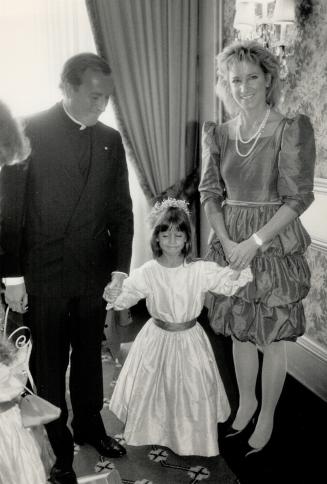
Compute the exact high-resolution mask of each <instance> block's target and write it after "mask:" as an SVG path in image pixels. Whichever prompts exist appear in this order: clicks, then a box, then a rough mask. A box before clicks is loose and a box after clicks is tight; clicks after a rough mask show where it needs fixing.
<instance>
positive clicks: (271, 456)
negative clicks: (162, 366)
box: [75, 303, 327, 484]
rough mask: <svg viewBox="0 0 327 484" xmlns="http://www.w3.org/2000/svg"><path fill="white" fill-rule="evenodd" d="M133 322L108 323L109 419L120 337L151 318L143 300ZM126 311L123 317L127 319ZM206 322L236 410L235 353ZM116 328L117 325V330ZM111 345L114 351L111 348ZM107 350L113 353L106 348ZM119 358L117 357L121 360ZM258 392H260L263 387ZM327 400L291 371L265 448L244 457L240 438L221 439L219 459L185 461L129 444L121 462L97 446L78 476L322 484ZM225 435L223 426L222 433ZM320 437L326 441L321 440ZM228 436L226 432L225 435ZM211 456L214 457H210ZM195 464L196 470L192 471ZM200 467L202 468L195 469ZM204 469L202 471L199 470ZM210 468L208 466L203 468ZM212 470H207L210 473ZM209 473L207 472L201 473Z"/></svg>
mask: <svg viewBox="0 0 327 484" xmlns="http://www.w3.org/2000/svg"><path fill="white" fill-rule="evenodd" d="M132 317H133V324H132V325H128V326H121V325H120V324H110V321H108V323H109V324H108V325H107V328H106V338H107V340H108V341H111V344H110V345H109V346H108V345H107V341H106V340H105V341H104V349H105V351H104V373H105V379H104V380H105V382H107V383H105V396H106V398H107V400H106V401H105V405H104V418H105V419H108V415H109V411H108V410H107V408H106V407H107V406H108V402H109V398H110V394H111V391H112V388H113V385H114V382H115V378H116V376H117V374H118V372H119V363H118V364H117V360H116V358H117V355H119V341H122V342H123V346H124V345H125V346H126V345H127V346H128V342H131V341H132V340H133V339H134V337H135V335H136V334H137V332H138V331H139V329H140V328H141V327H142V325H143V323H144V322H145V320H146V319H147V317H148V314H147V311H146V308H145V306H144V305H143V304H142V303H140V304H139V305H138V306H137V307H135V309H133V310H132ZM126 318H127V315H126V313H125V314H123V315H122V317H121V319H122V322H123V321H124V320H125V321H126ZM200 323H201V324H202V326H203V327H204V329H205V330H206V332H207V334H208V336H209V339H210V341H211V344H212V346H213V349H214V353H215V356H216V360H217V364H218V367H219V370H220V373H221V376H222V379H223V381H224V384H225V387H226V391H227V394H228V396H229V399H230V403H231V407H232V411H233V409H234V412H235V411H236V408H237V399H238V395H237V389H236V383H235V374H234V371H233V362H232V355H231V342H230V341H229V339H227V338H224V337H218V336H216V335H215V334H214V333H213V332H212V331H211V329H210V327H209V325H208V321H207V318H206V313H205V311H204V312H203V313H202V315H201V317H200ZM113 328H115V330H114V331H113ZM109 350H110V351H109ZM106 352H107V353H106ZM115 360H116V362H115ZM258 397H259V398H260V391H259V389H258ZM326 416H327V403H326V402H324V401H322V400H321V399H320V398H318V397H317V396H316V395H314V394H313V393H312V392H310V391H309V390H307V389H306V388H305V387H303V385H301V384H300V383H299V382H298V381H296V380H295V379H294V378H292V377H291V376H287V379H286V382H285V387H284V390H283V393H282V396H281V399H280V401H279V404H278V408H277V411H276V417H275V427H274V432H273V435H272V438H271V441H270V442H269V444H268V446H267V447H266V448H265V449H264V451H262V452H261V453H258V454H254V455H253V456H252V457H250V458H248V459H246V460H245V459H244V458H243V457H242V452H241V448H242V445H241V443H240V442H237V440H236V441H235V442H234V443H233V444H232V445H229V444H228V445H227V446H226V445H224V441H226V439H222V441H220V446H221V450H222V456H220V458H219V459H218V460H217V461H216V462H215V463H212V462H206V463H205V464H204V462H203V461H200V462H199V461H197V462H195V461H194V459H193V460H188V459H187V458H186V459H184V460H183V461H181V460H180V459H179V458H178V456H176V455H174V454H173V453H171V452H169V449H156V448H148V449H146V448H140V449H132V450H131V449H129V452H128V456H129V457H128V458H126V459H125V461H124V459H116V462H112V461H113V460H111V461H106V460H104V459H101V458H99V456H97V455H96V453H95V451H94V450H93V449H92V448H90V447H89V448H88V447H84V448H83V449H78V448H77V449H76V456H75V468H76V471H77V473H78V475H84V474H86V473H89V472H90V471H93V470H94V471H96V472H98V471H99V469H106V466H107V468H111V467H112V466H114V467H116V468H117V469H118V470H119V472H121V476H122V482H123V484H129V483H133V484H136V483H137V484H161V483H162V484H164V483H167V484H178V483H185V484H186V483H187V484H189V483H195V482H199V481H200V480H202V481H203V482H204V483H208V484H209V483H217V484H218V483H221V484H229V483H231V484H232V483H233V484H236V483H238V484H259V483H260V484H284V483H285V484H293V483H294V484H316V483H319V482H322V480H323V476H325V475H326V470H325V464H324V458H323V456H322V454H323V453H325V450H324V448H325V442H324V440H325V438H326V435H327V433H326V430H327V429H326V424H327V419H326ZM106 424H107V425H109V426H110V429H111V433H112V434H114V435H116V436H117V437H118V439H119V438H120V437H121V432H122V427H121V424H120V422H118V421H115V420H114V417H113V416H112V415H111V416H110V421H109V420H107V423H106ZM219 434H220V436H222V434H223V429H221V431H220V432H219ZM319 436H320V437H321V439H322V440H323V443H320V440H321V439H319ZM220 438H222V437H220ZM207 460H208V459H207ZM191 469H193V471H192V470H191ZM194 469H196V471H195V474H192V472H193V473H194ZM199 469H202V470H200V474H199V475H198V476H197V475H196V472H197V471H199ZM203 469H204V470H203ZM207 470H208V472H209V475H210V472H211V475H210V477H209V475H206V472H207ZM201 472H203V475H201Z"/></svg>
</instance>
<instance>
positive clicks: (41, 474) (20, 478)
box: [0, 337, 47, 484]
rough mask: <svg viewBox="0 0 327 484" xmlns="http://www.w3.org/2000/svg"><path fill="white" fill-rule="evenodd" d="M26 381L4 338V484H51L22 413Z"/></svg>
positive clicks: (0, 389) (0, 478) (0, 458)
mask: <svg viewBox="0 0 327 484" xmlns="http://www.w3.org/2000/svg"><path fill="white" fill-rule="evenodd" d="M18 352H19V350H18ZM25 380H26V377H24V375H23V373H22V369H21V364H20V361H19V358H18V356H17V351H16V349H15V347H14V346H13V345H12V344H11V343H10V342H8V341H7V340H5V339H4V337H2V338H1V337H0V484H45V483H46V481H47V479H46V475H45V470H44V467H43V464H42V462H41V457H40V449H39V447H38V445H37V443H36V440H35V437H34V435H33V434H32V430H30V429H26V428H24V426H23V423H22V417H21V414H20V409H19V399H20V398H21V397H20V395H21V394H22V392H23V390H24V384H25V383H26V381H25Z"/></svg>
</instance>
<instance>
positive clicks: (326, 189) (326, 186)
mask: <svg viewBox="0 0 327 484" xmlns="http://www.w3.org/2000/svg"><path fill="white" fill-rule="evenodd" d="M314 191H315V192H320V193H327V178H318V177H317V178H315V179H314Z"/></svg>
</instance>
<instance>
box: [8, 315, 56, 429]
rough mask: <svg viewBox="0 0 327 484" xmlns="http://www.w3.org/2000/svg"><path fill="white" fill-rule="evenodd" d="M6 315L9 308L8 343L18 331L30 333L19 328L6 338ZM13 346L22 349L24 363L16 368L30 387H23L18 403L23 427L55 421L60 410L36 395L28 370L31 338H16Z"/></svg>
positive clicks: (25, 328)
mask: <svg viewBox="0 0 327 484" xmlns="http://www.w3.org/2000/svg"><path fill="white" fill-rule="evenodd" d="M8 315H9V306H8V307H7V309H6V313H5V320H4V330H3V337H4V338H6V339H7V340H8V341H12V340H13V337H14V336H16V335H17V333H18V332H19V331H21V330H28V332H30V330H29V328H28V327H27V326H20V327H19V328H17V329H15V331H13V332H12V333H11V334H10V335H9V336H7V325H8ZM13 344H14V346H15V348H16V349H17V351H19V350H22V349H24V355H23V356H24V361H19V362H18V365H17V366H19V367H21V373H22V374H25V378H26V376H27V379H28V380H29V382H30V386H31V389H29V388H28V387H26V386H25V385H24V388H25V392H24V393H23V394H22V396H21V398H20V402H19V407H20V411H21V417H22V422H23V425H24V427H35V426H38V425H41V424H47V423H49V422H52V421H53V420H56V419H57V418H59V416H60V414H61V409H60V408H59V407H56V406H55V405H53V404H52V403H50V402H48V400H45V399H44V398H42V397H40V396H39V395H37V391H36V386H35V383H34V380H33V377H32V375H31V372H30V370H29V359H30V356H31V351H32V341H31V338H29V339H28V338H27V337H26V335H24V336H23V337H22V336H18V337H17V339H16V341H15V342H14V343H13ZM18 360H19V359H18ZM24 381H25V380H24Z"/></svg>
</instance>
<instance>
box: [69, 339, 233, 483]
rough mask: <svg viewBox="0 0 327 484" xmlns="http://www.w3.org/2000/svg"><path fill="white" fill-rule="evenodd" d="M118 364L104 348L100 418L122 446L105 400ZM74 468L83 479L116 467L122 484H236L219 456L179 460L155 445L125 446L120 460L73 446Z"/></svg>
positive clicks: (107, 399) (117, 425)
mask: <svg viewBox="0 0 327 484" xmlns="http://www.w3.org/2000/svg"><path fill="white" fill-rule="evenodd" d="M120 368H121V365H120V364H119V363H118V362H117V360H116V363H115V362H114V361H113V358H112V357H111V356H110V353H109V351H108V350H107V348H106V346H104V351H103V373H104V394H105V399H104V408H103V411H102V415H103V419H104V422H105V425H106V428H107V431H108V433H110V435H112V436H115V438H116V439H117V440H119V441H120V442H121V443H122V444H124V440H123V437H122V431H123V428H122V424H121V423H120V422H119V420H118V419H116V417H115V416H114V415H113V414H112V413H111V412H110V411H109V409H108V405H109V399H110V396H111V393H112V390H113V387H114V384H115V381H116V379H117V376H118V374H119V371H120ZM74 468H75V470H76V473H77V475H78V476H84V475H86V474H91V473H95V472H101V471H103V470H107V469H113V468H116V469H117V470H118V471H119V473H120V476H121V479H122V482H123V484H195V483H198V482H203V484H217V483H221V484H236V483H237V482H238V480H237V478H236V476H235V475H234V474H233V473H232V472H231V470H230V469H229V467H228V466H227V464H226V462H225V460H224V459H223V458H222V457H221V456H218V457H210V458H205V457H196V456H190V457H188V456H187V457H185V456H183V457H180V456H178V455H176V454H174V453H173V452H172V451H171V450H169V449H167V448H164V447H155V446H140V447H135V446H127V455H126V456H125V457H123V458H120V459H107V458H103V457H101V456H99V455H98V454H97V452H96V451H95V450H94V449H93V448H92V447H90V446H87V445H85V446H83V447H79V446H76V453H75V459H74Z"/></svg>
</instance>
